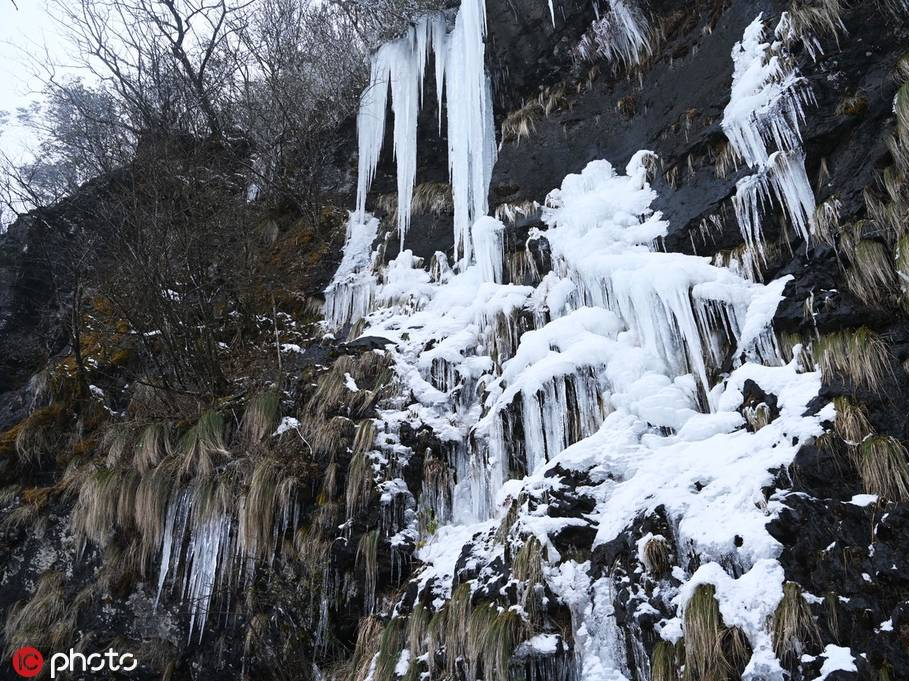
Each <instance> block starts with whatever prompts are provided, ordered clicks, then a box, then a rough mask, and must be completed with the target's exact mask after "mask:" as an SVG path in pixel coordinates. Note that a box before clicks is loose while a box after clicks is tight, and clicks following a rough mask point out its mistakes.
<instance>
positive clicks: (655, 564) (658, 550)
mask: <svg viewBox="0 0 909 681" xmlns="http://www.w3.org/2000/svg"><path fill="white" fill-rule="evenodd" d="M644 567H646V568H647V571H648V572H649V573H650V574H651V575H653V576H654V577H656V578H657V579H662V578H663V577H666V576H667V575H669V571H670V570H671V569H672V563H671V562H670V560H669V543H668V542H667V541H666V540H665V539H664V538H663V537H660V536H654V537H651V538H650V540H649V541H648V542H647V543H646V544H645V545H644Z"/></svg>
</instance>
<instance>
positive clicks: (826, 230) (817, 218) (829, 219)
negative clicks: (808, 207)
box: [814, 196, 843, 246]
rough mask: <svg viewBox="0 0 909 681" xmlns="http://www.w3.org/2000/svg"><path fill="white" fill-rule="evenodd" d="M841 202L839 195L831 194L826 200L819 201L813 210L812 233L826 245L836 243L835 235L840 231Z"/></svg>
mask: <svg viewBox="0 0 909 681" xmlns="http://www.w3.org/2000/svg"><path fill="white" fill-rule="evenodd" d="M842 210H843V203H842V201H840V199H839V197H837V196H831V197H830V198H828V199H827V200H826V201H824V202H822V203H819V204H818V206H817V208H815V211H814V223H815V231H814V234H815V236H817V238H818V239H819V240H820V241H822V242H823V243H825V244H827V245H828V246H835V245H836V237H837V235H838V234H839V232H840V215H841V213H842Z"/></svg>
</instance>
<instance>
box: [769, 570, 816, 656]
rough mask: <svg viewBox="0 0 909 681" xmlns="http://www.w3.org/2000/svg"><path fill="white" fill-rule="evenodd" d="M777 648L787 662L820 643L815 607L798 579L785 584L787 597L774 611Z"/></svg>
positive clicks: (774, 635) (774, 639) (775, 648)
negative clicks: (810, 646) (811, 605)
mask: <svg viewBox="0 0 909 681" xmlns="http://www.w3.org/2000/svg"><path fill="white" fill-rule="evenodd" d="M772 629H773V650H774V652H775V653H776V656H777V657H778V658H779V659H780V660H782V661H783V662H784V663H786V664H794V663H795V662H797V661H798V660H799V659H800V658H801V656H802V653H803V652H805V649H806V646H808V645H810V644H812V645H819V644H820V642H821V635H820V632H819V631H818V628H817V624H816V623H815V621H814V616H813V615H812V614H811V608H810V607H809V606H808V602H807V601H806V600H805V597H804V596H803V595H802V588H801V587H800V586H799V585H798V584H796V583H795V582H786V584H784V585H783V599H782V600H781V601H780V604H779V605H778V606H777V608H776V612H775V613H774V614H773V624H772Z"/></svg>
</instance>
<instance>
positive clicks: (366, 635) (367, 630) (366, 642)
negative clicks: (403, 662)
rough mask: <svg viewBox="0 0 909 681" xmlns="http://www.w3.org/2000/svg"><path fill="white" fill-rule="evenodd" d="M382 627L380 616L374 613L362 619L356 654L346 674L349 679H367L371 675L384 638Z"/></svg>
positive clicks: (354, 680) (350, 680)
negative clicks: (374, 660)
mask: <svg viewBox="0 0 909 681" xmlns="http://www.w3.org/2000/svg"><path fill="white" fill-rule="evenodd" d="M382 628H383V627H382V622H381V621H380V620H379V618H377V617H373V616H372V615H367V616H366V617H363V618H362V619H361V620H360V625H359V626H358V627H357V642H356V645H355V647H354V654H353V657H352V658H351V661H350V667H349V671H348V673H347V674H345V675H344V677H345V678H346V679H347V681H366V679H368V678H369V677H370V671H371V670H372V661H373V659H374V658H375V656H376V653H378V651H379V643H380V642H381V640H382Z"/></svg>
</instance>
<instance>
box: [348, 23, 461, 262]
mask: <svg viewBox="0 0 909 681" xmlns="http://www.w3.org/2000/svg"><path fill="white" fill-rule="evenodd" d="M446 42H447V41H446V35H445V19H444V17H443V16H442V15H427V16H424V17H421V18H420V19H418V20H417V22H416V23H415V24H414V25H413V26H411V27H410V28H409V29H408V31H407V33H406V34H405V35H404V36H403V37H402V38H400V39H398V40H395V41H392V42H389V43H386V44H384V45H383V46H382V47H380V48H379V50H378V51H377V52H376V53H375V55H373V58H372V62H371V66H370V76H369V85H368V86H367V88H366V90H365V91H364V92H363V94H362V96H361V98H360V110H359V112H358V114H357V136H358V147H359V158H358V168H357V171H358V176H357V213H358V215H359V216H360V218H361V219H365V218H364V215H365V212H366V195H367V193H368V192H369V188H370V186H371V185H372V181H373V178H374V177H375V172H376V167H377V166H378V163H379V155H380V153H381V151H382V140H383V137H384V134H385V111H386V107H387V105H388V91H389V87H390V88H391V108H392V112H393V113H394V129H393V140H394V155H395V160H396V161H397V189H398V231H399V234H400V242H401V248H402V249H403V248H404V238H405V236H406V234H407V229H408V227H409V225H410V206H411V201H412V200H413V188H414V184H415V182H416V170H417V117H418V115H419V110H420V104H421V102H422V99H423V78H424V74H425V69H426V60H427V58H428V55H429V49H430V47H432V48H433V49H434V50H435V52H436V62H435V71H436V89H437V90H438V92H439V101H440V104H441V97H442V95H441V92H442V87H443V85H442V84H443V81H444V77H445V65H444V61H443V55H444V54H445V47H446ZM440 116H441V114H440ZM440 120H441V119H440Z"/></svg>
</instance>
